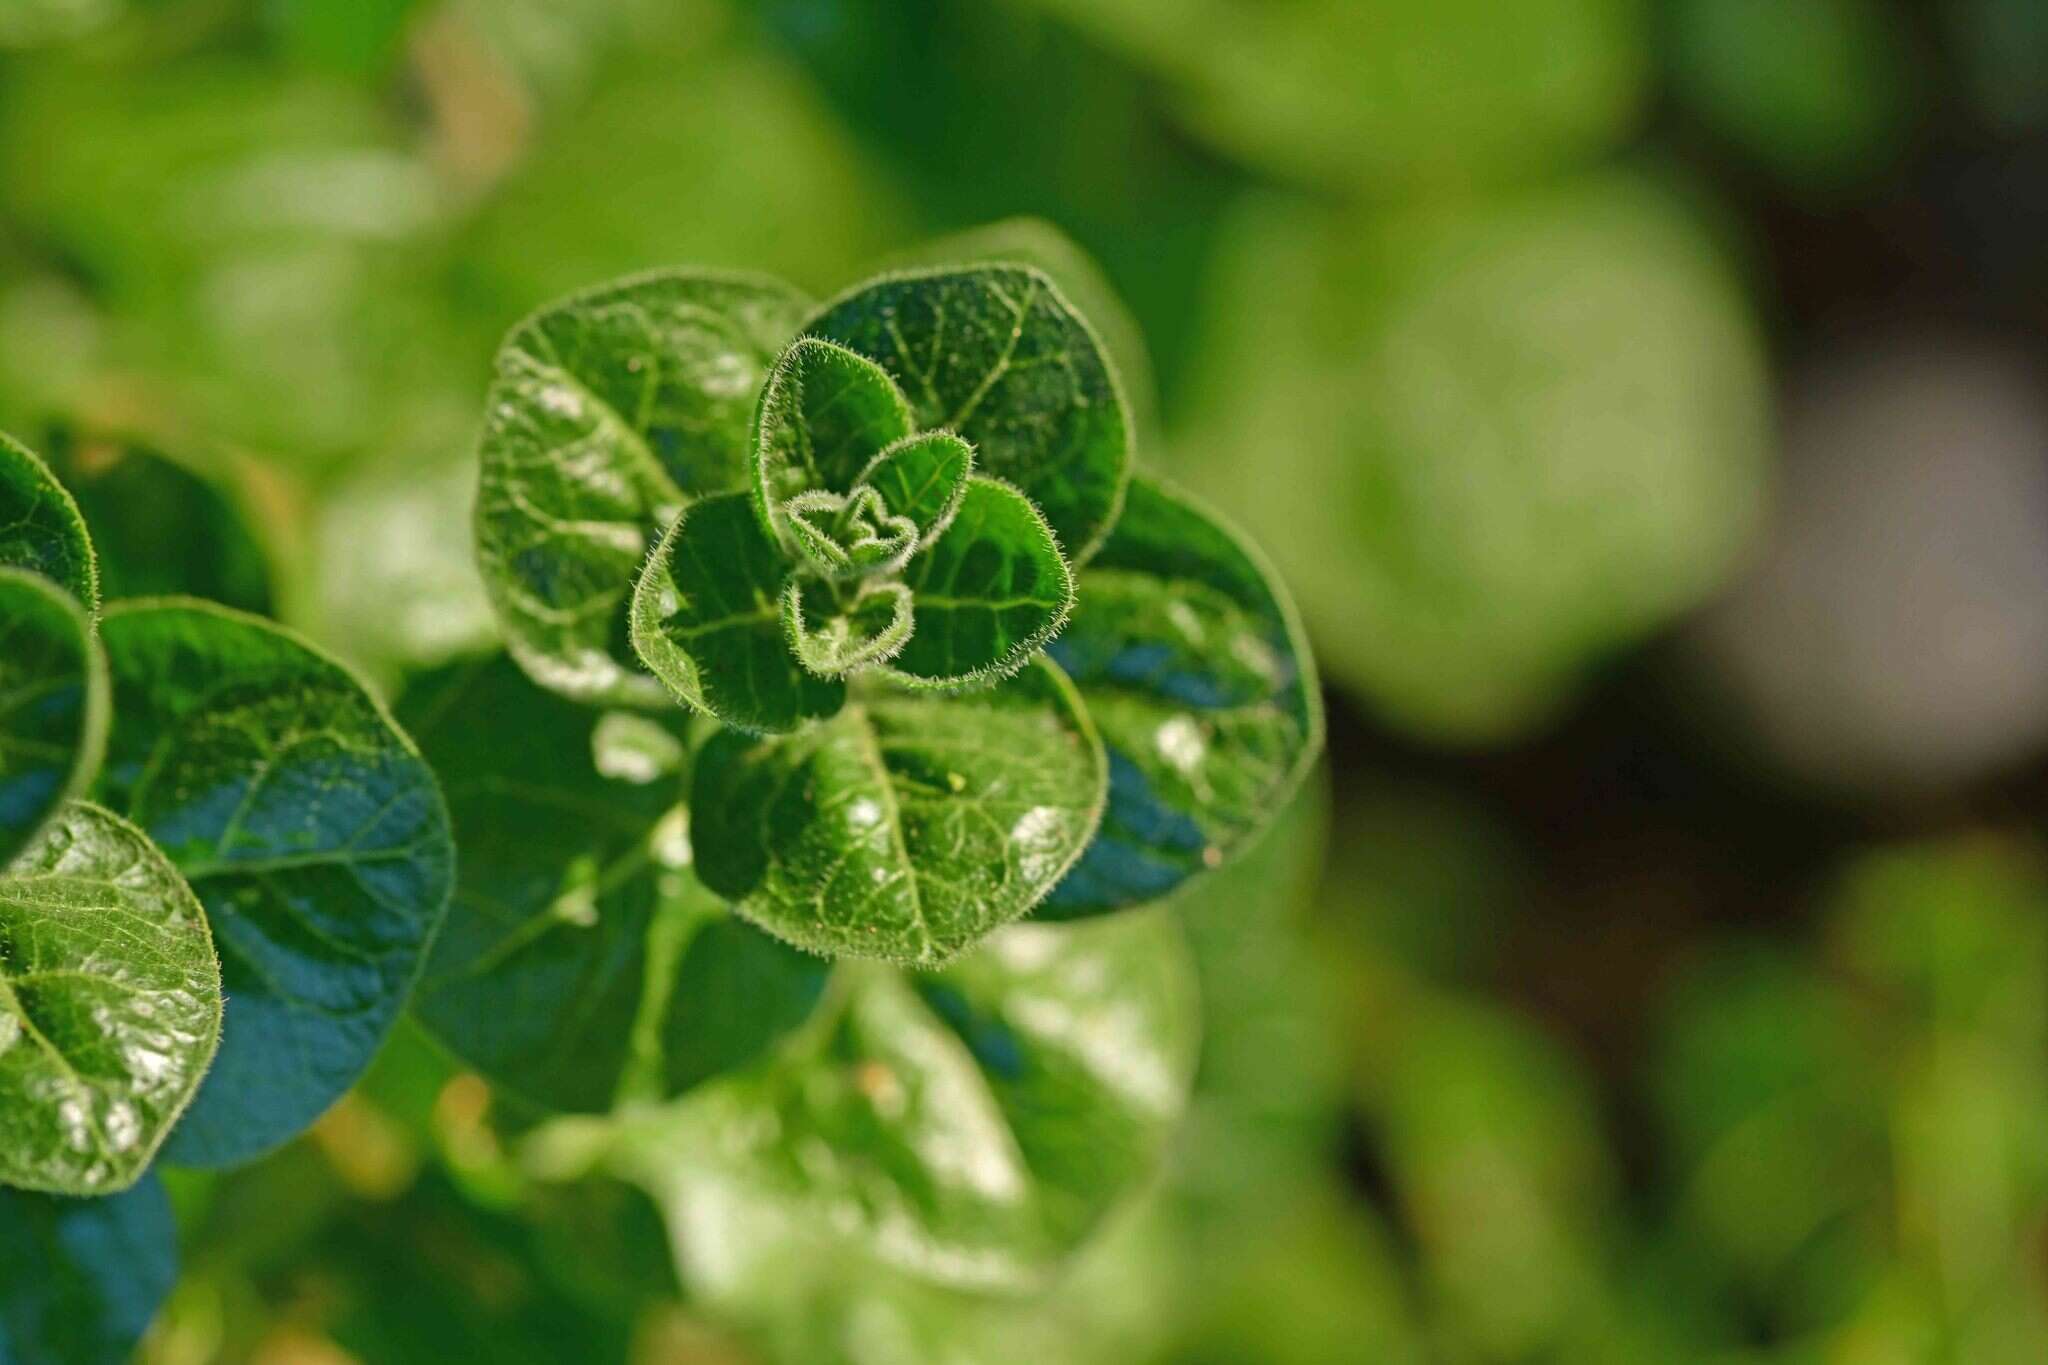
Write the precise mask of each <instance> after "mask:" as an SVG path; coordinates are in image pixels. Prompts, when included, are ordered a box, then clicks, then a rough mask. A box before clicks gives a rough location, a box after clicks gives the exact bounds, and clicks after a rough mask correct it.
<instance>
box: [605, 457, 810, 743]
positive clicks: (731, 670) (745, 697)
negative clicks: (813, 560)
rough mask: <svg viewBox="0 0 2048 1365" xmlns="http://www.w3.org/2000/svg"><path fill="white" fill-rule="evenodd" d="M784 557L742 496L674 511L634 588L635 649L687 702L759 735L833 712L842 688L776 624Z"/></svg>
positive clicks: (786, 566)
mask: <svg viewBox="0 0 2048 1365" xmlns="http://www.w3.org/2000/svg"><path fill="white" fill-rule="evenodd" d="M788 579H789V564H788V563H787V561H785V560H784V558H783V556H782V550H781V548H780V547H779V546H777V545H776V543H775V542H774V541H773V540H771V539H770V538H769V535H768V532H767V531H766V530H765V529H763V527H762V525H761V522H760V519H759V518H758V517H756V516H755V514H754V508H753V506H752V505H751V503H750V501H749V499H748V498H747V496H746V495H745V494H743V493H728V494H723V495H721V496H719V497H714V498H706V499H704V500H703V501H702V502H699V503H696V504H694V505H692V506H691V507H690V509H689V510H688V511H687V512H685V513H683V514H682V515H681V516H680V517H677V518H676V521H675V524H674V525H673V526H671V527H669V529H668V534H667V535H665V536H663V537H662V539H661V544H660V545H658V546H656V547H655V551H654V555H653V557H652V558H651V559H649V560H648V561H647V568H646V570H645V571H644V572H642V574H641V575H640V586H639V587H638V588H637V589H636V590H635V592H634V594H633V612H632V631H633V648H634V649H635V650H637V651H639V654H640V657H641V659H642V660H643V661H645V663H646V664H647V666H648V667H649V668H650V669H652V670H653V671H654V676H655V677H657V678H659V679H661V681H662V682H663V683H664V684H666V685H667V687H668V689H669V690H670V691H671V692H673V693H674V694H675V695H676V697H677V699H679V700H680V701H681V702H682V703H683V704H684V705H686V706H691V707H695V708H696V709H697V710H700V711H705V712H709V713H710V714H711V715H713V716H715V717H717V718H718V719H719V720H721V721H723V722H724V723H725V724H727V725H731V726H735V727H737V728H739V729H741V730H745V731H748V732H749V733H755V734H780V733H782V732H785V731H788V730H793V729H795V728H796V727H797V726H799V725H801V724H802V723H803V722H804V721H806V720H811V719H814V718H816V717H819V716H829V715H831V714H833V713H834V712H836V711H837V710H838V709H839V708H840V706H842V705H843V704H844V703H845V701H846V688H845V686H844V685H842V684H840V683H838V682H833V681H828V680H826V679H824V678H818V677H813V676H812V675H811V674H809V673H807V672H805V671H804V669H803V667H802V665H800V664H799V663H798V662H797V661H796V656H795V655H793V654H792V653H790V647H789V642H788V640H787V639H786V638H785V637H784V634H783V628H782V593H783V588H784V586H785V585H786V583H787V582H788Z"/></svg>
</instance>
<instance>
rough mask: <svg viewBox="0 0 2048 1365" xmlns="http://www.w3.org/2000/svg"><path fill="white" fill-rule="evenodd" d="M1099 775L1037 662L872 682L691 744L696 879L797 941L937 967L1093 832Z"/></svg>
mask: <svg viewBox="0 0 2048 1365" xmlns="http://www.w3.org/2000/svg"><path fill="white" fill-rule="evenodd" d="M1107 783H1108V778H1107V769H1106V764H1105V760H1104V758H1103V754H1102V745H1101V742H1100V741H1099V740H1098V739H1097V738H1096V735H1095V730H1094V727H1093V726H1092V725H1090V724H1089V722H1088V718H1087V715H1086V713H1085V712H1084V711H1083V710H1082V708H1081V705H1080V701H1079V698H1077V697H1076V696H1075V694H1074V690H1073V685H1072V684H1071V683H1069V682H1068V681H1067V680H1066V679H1065V678H1064V677H1063V676H1061V674H1060V672H1059V670H1058V669H1056V668H1054V667H1052V666H1051V665H1050V664H1047V663H1044V662H1040V663H1039V664H1037V665H1035V666H1033V667H1032V668H1029V669H1027V670H1026V671H1025V672H1023V673H1021V674H1019V675H1018V676H1017V677H1015V678H1013V679H1011V680H1010V681H1008V682H1006V683H1004V684H1003V685H1001V686H1000V687H996V688H993V689H990V690H989V691H986V692H978V693H974V694H973V695H971V696H964V697H951V698H941V697H933V696H928V695H922V694H918V693H914V692H905V691H902V690H899V689H891V688H878V689H876V690H875V691H874V692H873V693H872V694H869V695H865V696H863V697H862V698H861V699H859V700H858V701H856V702H854V703H852V704H850V705H848V706H847V707H846V709H845V710H843V711H841V712H840V713H839V714H838V715H837V716H835V717H833V718H832V719H831V720H829V721H825V722H823V723H822V724H819V725H816V726H813V727H811V728H810V729H808V730H804V731H802V732H800V733H798V734H795V735H791V736H787V737H782V738H773V739H750V738H748V737H746V736H744V735H739V734H732V733H726V734H721V735H718V736H716V737H714V738H713V739H712V740H711V742H710V743H709V744H707V745H706V746H705V748H704V750H703V752H702V754H701V755H700V756H699V757H698V760H697V771H696V775H695V779H694V782H693V785H692V789H691V799H690V809H691V810H692V812H693V813H694V818H695V822H696V831H697V837H696V846H697V863H698V873H699V875H700V876H702V877H703V879H704V883H705V885H707V886H709V887H710V888H711V889H712V890H713V891H715V892H717V893H718V894H719V895H722V896H724V897H726V898H727V899H728V900H730V901H731V902H732V903H733V908H734V909H736V910H738V911H739V913H741V914H742V915H745V916H746V917H747V918H749V919H751V920H753V921H754V922H755V923H757V924H759V925H761V926H762V927H763V928H765V929H767V930H768V931H769V932H770V933H772V934H775V935H777V936H778V937H780V938H784V939H787V940H788V941H789V942H791V943H794V944H796V945H797V946H799V947H802V948H808V949H810V950H811V951H813V952H818V953H826V954H831V955H846V956H852V957H874V958H885V959H889V960H892V961H898V962H907V963H915V964H920V965H930V964H936V963H940V962H944V961H946V960H948V959H949V958H952V957H953V956H955V955H956V954H958V953H959V952H960V951H961V950H962V949H964V948H966V947H968V946H969V945H970V944H972V943H974V942H976V941H977V940H979V939H980V938H982V937H983V936H984V935H986V934H988V933H989V932H990V931H991V930H993V929H995V928H997V927H999V926H1001V925H1003V924H1006V923H1008V922H1010V921H1011V920H1014V919H1017V918H1019V917H1021V916H1022V915H1024V914H1025V913H1027V912H1028V911H1029V910H1030V909H1031V908H1032V907H1033V906H1035V905H1036V904H1038V902H1039V901H1040V900H1042V899H1043V898H1044V897H1045V895H1046V893H1047V892H1049V891H1050V890H1051V889H1052V888H1053V886H1054V885H1055V884H1056V883H1057V882H1058V881H1059V879H1060V878H1061V876H1063V875H1064V874H1065V873H1066V871H1067V869H1068V868H1069V867H1070V866H1071V865H1072V864H1073V861H1074V859H1075V858H1077V857H1079V856H1080V853H1081V850H1082V848H1083V847H1084V846H1085V845H1086V844H1087V842H1088V840H1089V838H1090V836H1092V835H1093V833H1094V832H1095V827H1096V823H1097V821H1098V820H1099V819H1100V817H1101V813H1102V802H1103V797H1104V793H1105V791H1106V788H1107Z"/></svg>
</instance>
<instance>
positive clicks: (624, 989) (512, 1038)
mask: <svg viewBox="0 0 2048 1365" xmlns="http://www.w3.org/2000/svg"><path fill="white" fill-rule="evenodd" d="M399 714H400V716H401V717H402V718H403V719H404V720H405V722H406V724H407V726H408V727H409V728H410V729H411V731H412V733H413V734H414V735H415V736H417V737H418V739H419V742H420V745H421V747H422V749H423V751H424V753H425V754H426V757H427V760H428V762H429V763H431V764H432V765H433V767H434V768H435V770H436V771H438V772H440V773H442V774H444V776H445V780H446V782H447V789H448V804H449V808H450V811H451V813H452V815H453V818H454V822H455V831H456V836H457V841H458V844H459V847H460V849H461V855H462V856H461V873H460V877H459V879H458V881H457V883H456V889H455V899H454V901H453V903H452V904H451V906H450V908H449V912H448V923H447V927H446V928H445V929H444V930H443V931H442V934H441V937H440V939H439V940H438V941H437V942H436V943H435V945H434V952H433V956H432V958H431V959H430V960H429V962H428V964H427V970H426V975H425V977H424V978H423V979H422V981H421V983H420V991H419V996H418V999H417V1001H416V1003H415V1005H414V1010H415V1012H416V1013H417V1015H418V1017H419V1019H420V1021H421V1022H422V1023H424V1024H425V1025H426V1026H427V1027H428V1028H429V1029H430V1030H431V1031H432V1032H433V1033H434V1034H435V1035H436V1036H437V1037H438V1038H439V1039H440V1040H441V1041H442V1042H443V1043H444V1044H445V1045H446V1046H447V1047H448V1048H449V1049H450V1050H451V1051H453V1052H454V1053H455V1054H456V1055H457V1056H458V1057H461V1058H462V1059H463V1060H464V1061H465V1062H466V1063H468V1064H469V1065H471V1066H473V1067H475V1068H476V1069H477V1070H478V1071H480V1072H482V1073H483V1074H484V1075H485V1076H486V1077H488V1078H489V1079H490V1080H491V1082H492V1083H493V1084H495V1085H498V1086H501V1087H503V1088H504V1089H505V1090H507V1091H508V1092H510V1093H511V1094H512V1095H514V1096H516V1097H518V1098H520V1099H523V1100H525V1101H526V1102H528V1103H530V1104H533V1105H536V1106H538V1107H540V1108H543V1109H550V1110H575V1111H584V1112H602V1111H605V1110H609V1109H610V1108H611V1107H612V1105H613V1104H614V1103H615V1102H617V1101H618V1100H620V1099H622V1098H628V1097H630V1098H635V1099H663V1098H667V1097H669V1096H672V1095H675V1094H677V1093H679V1092H681V1091H682V1090H684V1089H687V1088H688V1087H690V1086H692V1085H695V1084H696V1083H698V1082H699V1081H701V1080H703V1079H704V1078H705V1077H707V1076H710V1075H714V1074H716V1073H718V1072H720V1071H724V1070H728V1069H731V1068H732V1067H735V1066H738V1065H742V1064H744V1063H747V1062H750V1061H752V1060H753V1059H754V1058H755V1057H757V1056H758V1055H759V1054H760V1053H761V1052H762V1051H763V1050H765V1049H766V1048H767V1047H768V1046H769V1045H770V1044H771V1043H772V1042H774V1041H775V1039H777V1038H778V1037H780V1036H781V1035H782V1033H784V1032H785V1031H786V1030H788V1029H790V1028H792V1027H794V1026H795V1025H796V1024H798V1023H799V1022H801V1021H802V1019H803V1017H804V1015H805V1014H806V1013H808V1012H809V1010H810V1007H811V1005H812V1004H813V1003H814V1002H815V1001H816V998H817V995H818V992H819V990H820V989H821V987H822V986H823V984H824V975H825V967H824V965H823V964H822V963H820V962H818V961H817V960H816V959H815V958H811V957H807V956H805V955H804V954H802V953H799V952H797V951H796V950H795V949H792V948H789V947H787V946H785V945H783V944H781V943H778V942H776V941H775V940H774V939H771V938H770V937H768V936H767V935H766V934H764V933H762V932H761V931H760V930H758V929H756V928H754V927H753V926H752V925H749V924H745V923H743V922H741V921H738V920H735V919H733V918H732V917H731V916H730V915H728V914H727V913H726V911H725V908H724V907H723V906H722V905H721V904H719V903H718V902H717V901H716V900H715V899H713V898H712V897H710V896H709V895H708V894H707V893H706V892H705V891H704V890H703V888H702V887H701V886H700V885H699V884H698V883H697V879H696V877H695V875H694V874H693V873H692V871H691V869H690V862H691V852H690V839H689V827H688V823H687V820H686V818H685V816H684V812H683V811H682V810H681V808H680V806H679V802H680V801H681V798H682V795H683V781H684V779H683V776H682V773H681V771H680V766H681V758H682V746H681V743H680V741H678V740H676V739H675V738H673V737H672V736H670V735H669V734H668V732H667V731H666V730H660V729H659V728H658V727H657V728H656V729H655V730H653V731H652V732H650V733H649V734H648V735H647V736H645V737H644V738H645V742H639V743H636V742H634V741H633V738H632V737H631V736H622V735H621V734H620V733H619V731H621V730H622V729H623V728H624V727H625V726H626V725H627V724H628V723H630V724H634V725H640V726H650V727H651V726H653V722H652V721H646V720H639V719H637V718H635V719H633V720H632V721H630V722H629V721H628V718H627V717H625V716H623V715H620V714H617V713H614V714H613V715H611V716H607V717H600V716H598V715H597V714H596V713H594V712H591V711H589V710H586V709H584V708H582V707H579V706H577V705H575V704H573V703H571V702H568V701H565V700H563V699H561V698H560V697H557V696H554V695H552V694H550V693H548V692H545V691H542V690H541V689H540V688H538V687H536V686H535V685H534V684H533V683H532V682H531V681H529V680H528V679H527V678H526V677H525V676H524V675H523V674H522V673H521V672H520V671H519V670H518V668H516V667H515V666H514V665H513V664H512V662H511V661H510V660H509V659H506V658H504V657H503V656H500V657H497V658H494V659H490V660H486V661H482V662H469V663H462V664H456V665H452V666H450V667H448V668H444V669H441V670H437V671H436V672H435V673H434V674H432V675H430V676H428V677H425V678H422V679H421V680H420V681H419V682H418V683H416V684H415V685H414V687H413V688H412V690H411V691H409V692H408V693H407V694H406V697H405V699H404V701H403V703H402V704H401V705H400V708H399ZM507 736H516V737H517V742H516V743H508V742H507ZM664 739H665V740H666V741H667V744H666V745H663V744H662V743H661V741H662V740H664ZM629 1090H630V1091H632V1092H633V1093H631V1094H630V1095H629V1094H628V1093H627V1092H628V1091H629Z"/></svg>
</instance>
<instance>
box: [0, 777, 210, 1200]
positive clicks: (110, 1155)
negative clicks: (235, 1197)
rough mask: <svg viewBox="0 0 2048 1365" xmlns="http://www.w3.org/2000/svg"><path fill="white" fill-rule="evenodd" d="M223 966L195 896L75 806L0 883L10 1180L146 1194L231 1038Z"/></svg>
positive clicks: (0, 1158) (0, 1128) (125, 838)
mask: <svg viewBox="0 0 2048 1365" xmlns="http://www.w3.org/2000/svg"><path fill="white" fill-rule="evenodd" d="M220 1021H221V981H220V964H219V963H218V962H217V961H216V960H215V958H214V955H213V940H212V937H211V936H210V935H209V934H208V933H207V929H206V914H205V912H204V911H203V910H201V909H200V907H199V902H198V900H197V899H196V898H195V897H194V896H193V894H192V890H191V888H190V887H188V886H186V885H185V881H184V879H183V878H182V877H180V876H179V875H178V872H177V869H175V868H173V867H172V866H171V864H170V862H169V860H167V859H166V858H165V857H164V856H163V854H162V853H160V852H158V851H157V849H156V847H155V846H154V845H153V844H151V843H150V841H149V839H148V838H147V837H146V836H145V835H144V834H143V833H142V831H140V830H138V829H136V828H135V827H134V826H133V825H131V824H129V823H128V822H127V821H125V820H123V819H121V818H120V817H119V816H116V815H114V814H112V813H110V812H108V811H105V810H102V809H100V808H99V807H97V806H94V805H90V804H87V803H85V802H74V803H73V804H71V805H70V806H68V807H66V808H65V810H64V811H63V813H62V814H60V815H59V816H58V817H57V818H56V819H55V820H52V821H51V822H50V823H49V824H48V825H46V826H45V827H44V828H43V830H42V832H41V833H40V834H39V835H37V836H36V839H35V841H34V842H33V843H31V844H30V845H29V846H28V848H27V849H26V850H24V851H23V852H22V853H21V855H20V856H19V857H17V858H16V859H15V860H14V861H13V862H12V863H11V864H9V865H8V867H7V868H6V870H5V872H4V873H0V1184H7V1185H14V1186H17V1187H20V1188H23V1189H36V1190H46V1191H50V1192H52V1193H56V1194H73V1195H97V1194H109V1193H112V1192H113V1191H116V1190H120V1189H124V1188H126V1187H127V1186H129V1185H132V1184H133V1183H134V1182H135V1181H136V1180H137V1179H138V1178H140V1176H141V1175H142V1173H143V1171H144V1170H145V1169H146V1168H147V1167H148V1165H149V1162H150V1158H151V1157H153V1156H154V1155H155V1154H156V1150H157V1147H158V1145H159V1144H161V1143H162V1142H163V1140H164V1137H165V1135H166V1134H167V1133H168V1132H169V1131H170V1127H171V1125H172V1124H174V1123H176V1122H177V1120H178V1116H179V1115H180V1114H182V1113H183V1112H184V1110H185V1106H186V1105H187V1104H189V1103H190V1102H191V1099H192V1095H193V1092H194V1091H195V1090H197V1089H198V1087H199V1081H200V1077H201V1076H203V1075H204V1074H205V1072H206V1066H207V1063H208V1062H210V1061H211V1060H212V1059H213V1054H214V1048H215V1047H216V1046H217V1045H218V1044H219V1042H220Z"/></svg>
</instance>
